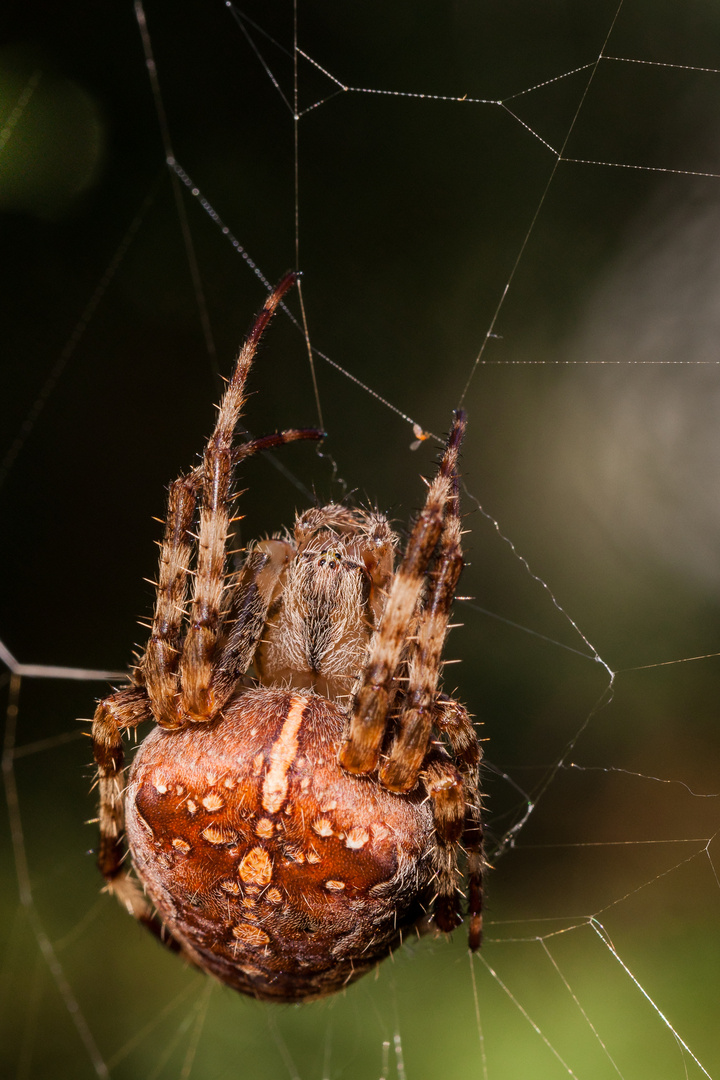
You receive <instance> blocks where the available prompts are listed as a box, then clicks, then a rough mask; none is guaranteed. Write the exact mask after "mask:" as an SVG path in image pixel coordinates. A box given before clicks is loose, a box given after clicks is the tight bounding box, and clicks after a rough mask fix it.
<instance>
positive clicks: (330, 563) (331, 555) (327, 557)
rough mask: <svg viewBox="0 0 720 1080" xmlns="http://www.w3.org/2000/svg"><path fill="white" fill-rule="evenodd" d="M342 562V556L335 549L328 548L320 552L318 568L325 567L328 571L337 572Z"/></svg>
mask: <svg viewBox="0 0 720 1080" xmlns="http://www.w3.org/2000/svg"><path fill="white" fill-rule="evenodd" d="M341 562H342V555H341V554H340V552H339V551H337V550H336V549H335V548H328V549H327V550H326V551H321V552H320V558H319V559H318V566H327V567H328V568H329V569H330V570H337V568H338V566H339V565H340V563H341Z"/></svg>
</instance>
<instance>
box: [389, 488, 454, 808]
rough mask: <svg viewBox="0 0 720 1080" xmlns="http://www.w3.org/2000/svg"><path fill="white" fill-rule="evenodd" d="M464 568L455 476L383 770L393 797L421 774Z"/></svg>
mask: <svg viewBox="0 0 720 1080" xmlns="http://www.w3.org/2000/svg"><path fill="white" fill-rule="evenodd" d="M462 568H463V558H462V546H461V530H460V493H459V483H458V475H457V472H454V474H453V476H452V477H451V481H450V494H449V497H448V499H447V502H446V504H445V507H444V518H443V525H442V532H441V534H440V539H439V541H438V553H437V557H436V565H435V567H434V569H433V571H432V573H431V574H430V575H429V587H428V594H427V597H426V599H425V602H424V604H423V606H422V608H421V610H420V613H419V615H418V620H417V628H416V633H415V636H414V640H413V642H412V644H411V645H410V649H409V653H408V684H407V691H406V696H405V699H404V701H403V707H402V712H401V713H400V716H399V718H398V732H397V734H396V736H395V738H394V740H393V744H392V747H391V749H390V753H389V755H388V757H387V758H386V760H385V761H384V762H383V764H382V767H381V769H380V781H381V783H383V784H384V785H385V787H386V788H388V789H389V790H390V791H397V792H406V791H410V790H411V788H413V787H414V786H415V784H416V782H417V778H418V773H419V772H420V769H421V768H422V763H423V760H424V758H425V754H426V752H427V748H428V743H429V741H430V735H431V732H432V723H433V706H434V704H435V697H436V694H437V685H438V679H439V677H440V670H441V659H442V651H443V647H444V645H445V638H446V637H447V627H448V621H449V619H450V609H451V607H452V602H453V600H454V598H455V589H456V587H457V583H458V578H459V577H460V573H461V571H462Z"/></svg>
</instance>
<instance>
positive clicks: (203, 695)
mask: <svg viewBox="0 0 720 1080" xmlns="http://www.w3.org/2000/svg"><path fill="white" fill-rule="evenodd" d="M294 281H295V274H286V276H285V277H284V278H283V279H282V281H281V282H280V284H279V285H278V286H277V288H276V289H275V291H274V292H273V293H272V294H271V295H270V296H269V297H268V299H267V300H266V302H265V305H264V307H263V309H262V311H261V312H260V314H259V315H258V317H257V319H256V320H255V323H254V325H253V327H252V330H251V331H250V334H249V336H248V338H247V339H246V341H245V344H244V345H243V347H242V349H241V350H240V355H239V356H238V358H237V362H236V364H235V369H234V371H233V374H232V377H231V379H230V381H229V383H228V385H227V389H226V390H225V393H224V394H223V398H222V401H221V403H220V408H219V411H218V418H217V422H216V424H215V429H214V431H213V433H212V435H211V436H210V439H209V440H208V444H207V447H206V449H205V455H204V458H203V465H202V505H201V509H200V532H199V536H198V557H197V567H196V571H195V578H194V589H193V600H192V606H191V611H190V627H189V629H188V632H187V634H186V636H185V642H184V644H183V653H182V658H181V661H180V682H181V699H182V703H181V708H182V711H183V714H184V715H185V716H187V718H188V719H190V720H195V721H203V720H209V719H210V718H211V717H212V716H213V714H214V712H215V703H214V701H213V694H212V689H211V683H212V672H213V659H214V653H215V648H216V644H217V640H218V633H219V627H220V616H221V610H222V600H223V591H224V589H225V545H226V541H227V536H228V530H229V524H230V520H229V513H228V507H229V502H230V494H231V493H230V487H231V483H232V474H233V449H232V440H233V435H234V432H235V426H236V424H237V422H238V420H239V418H240V413H241V410H242V407H243V405H244V403H245V382H246V380H247V376H248V373H249V371H250V367H251V365H252V362H253V359H254V357H255V353H256V352H257V347H258V344H259V341H260V338H261V336H262V334H263V331H264V330H265V328H266V327H267V325H268V323H269V322H270V319H271V318H272V315H273V313H274V311H275V309H276V308H277V306H278V304H279V303H280V301H281V300H282V298H283V296H284V295H285V293H286V292H287V290H288V289H289V288H290V287H291V285H292V284H293V283H294Z"/></svg>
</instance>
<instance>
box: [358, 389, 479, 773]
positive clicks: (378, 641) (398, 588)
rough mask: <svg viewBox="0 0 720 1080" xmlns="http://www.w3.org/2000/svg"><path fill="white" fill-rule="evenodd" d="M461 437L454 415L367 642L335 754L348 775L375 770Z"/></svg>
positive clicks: (461, 425) (460, 420)
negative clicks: (344, 736)
mask: <svg viewBox="0 0 720 1080" xmlns="http://www.w3.org/2000/svg"><path fill="white" fill-rule="evenodd" d="M464 431H465V413H464V412H463V411H461V410H459V411H458V412H457V413H456V414H455V419H454V422H453V426H452V429H451V431H450V436H449V438H448V441H447V445H446V447H445V452H444V454H443V456H442V460H441V462H440V467H439V469H438V472H437V475H436V476H435V479H434V480H433V481H432V483H431V484H430V485H429V487H428V492H427V497H426V499H425V505H424V506H423V509H422V510H421V512H420V516H419V517H418V519H417V521H416V522H415V525H414V527H413V529H412V532H411V533H410V538H409V540H408V544H407V548H406V550H405V554H404V556H403V559H402V562H401V563H400V566H399V567H398V569H397V572H396V573H395V576H394V578H393V582H392V586H391V588H390V593H389V596H388V599H387V604H386V606H385V611H384V614H383V617H382V621H381V623H380V626H379V628H378V630H377V632H376V633H375V634H374V636H373V638H372V641H371V644H370V650H369V656H368V660H367V663H366V665H365V669H364V671H363V674H362V676H361V678H360V684H359V687H358V689H357V691H356V693H355V696H354V700H353V705H352V713H351V720H350V730H349V733H348V738H347V740H346V742H345V744H344V746H343V748H342V750H341V752H340V762H341V764H342V765H343V766H344V768H346V769H347V770H348V772H353V773H365V772H371V771H372V770H373V769H374V768H375V767H376V766H377V763H378V758H379V756H380V748H381V744H382V740H383V736H384V734H385V727H386V720H387V714H388V710H389V708H390V705H391V702H392V696H393V691H394V687H393V682H394V679H395V678H396V675H397V672H398V668H399V665H400V663H401V660H402V654H403V650H404V648H405V644H406V635H407V629H408V626H409V625H410V623H411V622H412V619H413V616H414V613H415V610H416V608H417V604H418V600H419V598H420V594H421V592H422V589H423V585H424V581H425V574H426V571H427V568H428V565H429V563H430V560H431V558H432V556H433V553H434V551H435V548H436V546H437V543H438V540H439V539H440V535H441V533H442V531H443V523H444V520H445V516H446V508H447V505H448V502H449V501H451V500H452V499H453V491H454V490H456V485H457V460H458V452H459V448H460V443H461V441H462V437H463V434H464ZM458 572H459V571H458ZM436 591H437V590H436ZM418 768H419V766H418ZM416 776H417V772H416Z"/></svg>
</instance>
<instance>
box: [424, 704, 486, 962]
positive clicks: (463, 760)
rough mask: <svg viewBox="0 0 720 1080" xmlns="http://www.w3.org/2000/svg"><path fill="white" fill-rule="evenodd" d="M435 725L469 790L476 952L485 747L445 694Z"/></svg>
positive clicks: (467, 837)
mask: <svg viewBox="0 0 720 1080" xmlns="http://www.w3.org/2000/svg"><path fill="white" fill-rule="evenodd" d="M433 726H434V727H435V728H436V730H437V731H439V732H441V733H442V734H444V735H445V736H446V738H447V740H448V742H449V743H450V747H451V749H452V752H453V757H454V759H455V761H456V762H457V763H458V767H459V771H460V775H461V777H462V780H463V787H464V791H465V824H464V827H463V832H462V837H461V845H462V847H463V848H464V849H465V853H466V856H467V880H468V915H469V917H470V926H469V930H468V943H469V946H470V948H471V950H472V951H473V952H474V951H475V950H476V949H478V948H479V947H480V943H481V941H482V909H483V872H484V870H485V859H484V856H483V823H482V806H481V803H480V789H479V786H478V767H479V764H480V761H481V759H482V748H481V746H480V743H479V742H478V738H477V735H476V733H475V728H474V726H473V722H472V719H471V717H470V714H469V713H468V711H467V709H466V708H465V707H464V706H463V705H460V703H459V702H457V701H454V700H453V699H452V698H449V697H447V695H445V694H438V696H437V699H436V702H435V710H434V717H433Z"/></svg>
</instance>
